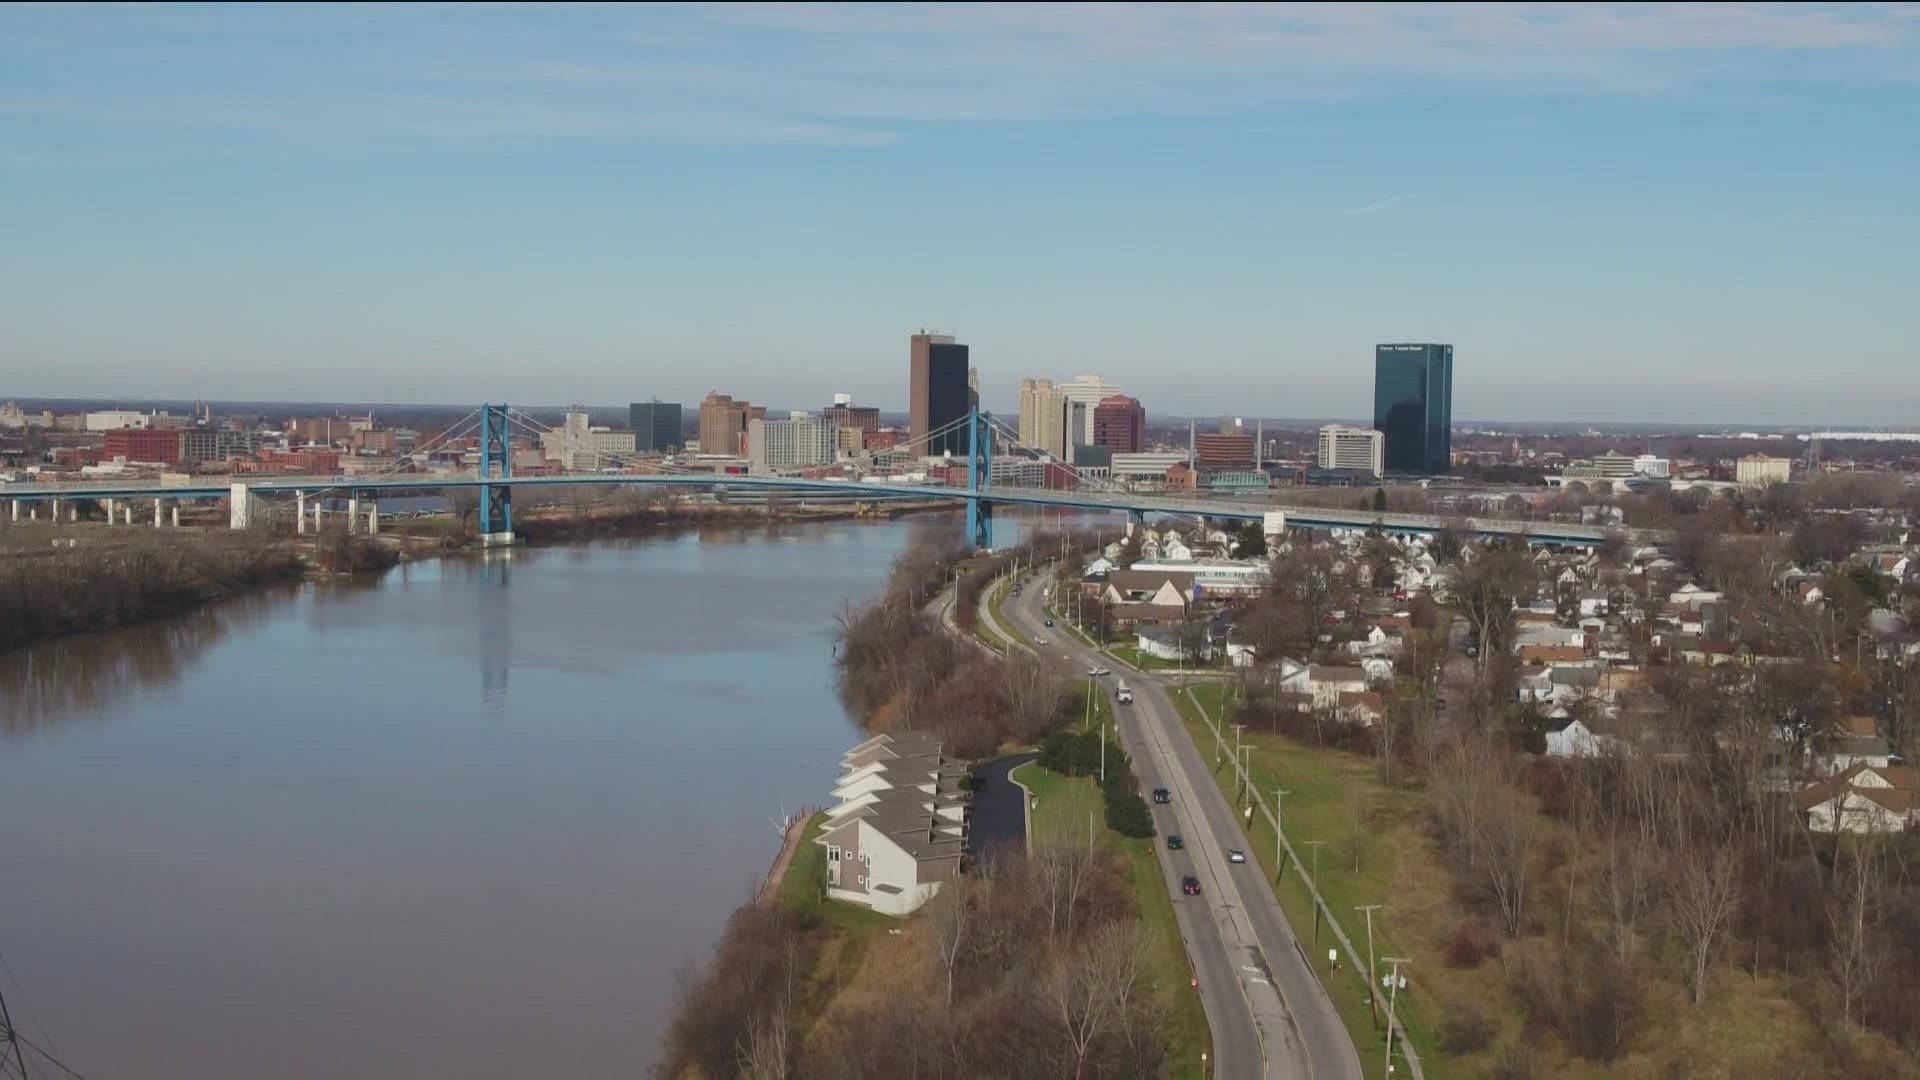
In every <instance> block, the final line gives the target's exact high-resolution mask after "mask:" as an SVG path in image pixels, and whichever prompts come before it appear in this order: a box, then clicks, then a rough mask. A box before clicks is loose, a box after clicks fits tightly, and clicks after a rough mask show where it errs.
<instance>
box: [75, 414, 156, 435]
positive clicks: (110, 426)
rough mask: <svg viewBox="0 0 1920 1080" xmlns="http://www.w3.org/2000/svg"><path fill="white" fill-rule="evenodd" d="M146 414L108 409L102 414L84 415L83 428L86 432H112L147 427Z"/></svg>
mask: <svg viewBox="0 0 1920 1080" xmlns="http://www.w3.org/2000/svg"><path fill="white" fill-rule="evenodd" d="M147 419H148V418H147V414H146V413H143V412H133V411H132V410H129V409H108V410H106V411H104V412H90V413H88V414H86V420H85V424H84V426H85V428H86V430H88V431H114V430H116V429H119V428H143V427H147V426H148V424H147Z"/></svg>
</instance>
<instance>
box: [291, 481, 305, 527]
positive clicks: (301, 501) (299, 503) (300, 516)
mask: <svg viewBox="0 0 1920 1080" xmlns="http://www.w3.org/2000/svg"><path fill="white" fill-rule="evenodd" d="M293 531H294V533H295V534H296V535H304V534H305V533H306V531H307V493H306V492H304V491H296V492H294V493H293Z"/></svg>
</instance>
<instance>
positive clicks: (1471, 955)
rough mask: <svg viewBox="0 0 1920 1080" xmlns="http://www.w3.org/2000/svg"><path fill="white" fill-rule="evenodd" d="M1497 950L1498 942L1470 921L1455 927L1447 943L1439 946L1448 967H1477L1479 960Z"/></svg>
mask: <svg viewBox="0 0 1920 1080" xmlns="http://www.w3.org/2000/svg"><path fill="white" fill-rule="evenodd" d="M1499 952H1500V945H1499V943H1498V942H1495V941H1493V940H1491V939H1489V938H1488V937H1487V936H1486V935H1485V934H1484V933H1482V932H1481V930H1480V928H1479V927H1477V926H1475V925H1474V924H1472V923H1470V922H1463V923H1461V924H1460V925H1459V926H1457V927H1455V928H1454V931H1453V934H1452V936H1450V937H1448V938H1447V943H1446V944H1445V945H1443V946H1441V947H1440V955H1441V957H1442V958H1443V959H1445V960H1446V962H1447V966H1448V967H1454V968H1467V969H1472V968H1477V967H1479V966H1480V962H1481V961H1483V960H1485V959H1487V958H1488V957H1490V956H1495V955H1498V953H1499Z"/></svg>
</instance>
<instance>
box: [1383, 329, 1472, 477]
mask: <svg viewBox="0 0 1920 1080" xmlns="http://www.w3.org/2000/svg"><path fill="white" fill-rule="evenodd" d="M1373 426H1374V427H1375V428H1376V429H1378V430H1379V431H1380V432H1382V433H1383V434H1385V435H1386V437H1387V446H1386V455H1385V456H1386V466H1387V471H1389V472H1411V473H1444V472H1446V471H1448V470H1449V469H1450V468H1452V466H1453V434H1452V430H1453V346H1451V345H1376V346H1374V349H1373Z"/></svg>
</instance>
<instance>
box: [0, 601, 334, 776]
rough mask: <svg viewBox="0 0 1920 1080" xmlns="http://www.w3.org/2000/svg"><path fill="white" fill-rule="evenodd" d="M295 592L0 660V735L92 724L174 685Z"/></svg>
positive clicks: (82, 637) (52, 643)
mask: <svg viewBox="0 0 1920 1080" xmlns="http://www.w3.org/2000/svg"><path fill="white" fill-rule="evenodd" d="M299 589H300V586H299V585H289V586H285V587H279V588H273V589H269V590H265V591H262V592H255V593H249V594H247V595H245V596H240V597H236V598H234V599H232V600H229V601H227V602H225V603H222V604H218V605H215V606H214V607H211V608H203V609H201V610H199V611H195V612H191V613H189V614H186V615H180V616H176V617H173V618H170V619H162V620H160V621H159V622H151V623H144V624H142V625H139V626H132V627H128V628H126V629H124V630H116V631H111V632H108V633H101V634H79V635H75V636H73V637H65V638H55V639H54V640H52V641H46V642H42V643H40V644H38V645H34V646H31V647H29V648H25V649H15V650H12V651H9V652H4V653H0V736H5V737H8V738H16V737H20V736H26V735H31V734H33V733H35V732H37V731H40V730H42V729H45V728H51V727H55V726H58V725H60V724H64V723H68V722H71V721H73V720H75V719H81V718H87V719H96V718H98V717H99V716H101V715H102V714H103V712H104V711H105V710H106V708H107V707H108V706H111V705H113V704H115V703H117V702H119V701H121V700H123V699H125V698H127V697H129V696H130V695H132V694H134V693H135V692H137V691H143V690H150V689H154V688H162V687H166V686H168V685H171V684H173V683H176V682H178V681H179V680H180V678H181V676H182V675H183V674H185V673H186V672H187V671H188V670H190V669H191V668H192V666H193V664H194V662H195V660H197V659H198V658H199V657H200V656H201V655H202V654H204V653H205V652H206V651H207V650H208V649H210V648H212V647H213V646H214V645H216V644H218V643H219V642H220V641H221V640H223V639H225V638H226V637H227V636H228V635H229V634H231V633H232V632H233V631H235V630H239V629H244V628H246V627H249V626H252V625H254V624H256V623H258V622H259V621H260V620H261V618H262V617H263V616H264V615H265V614H266V613H267V612H268V611H269V610H270V609H272V608H273V607H274V606H275V605H277V604H279V603H281V602H283V601H284V600H285V599H286V598H287V597H289V596H291V595H293V594H295V593H297V592H298V591H299Z"/></svg>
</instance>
